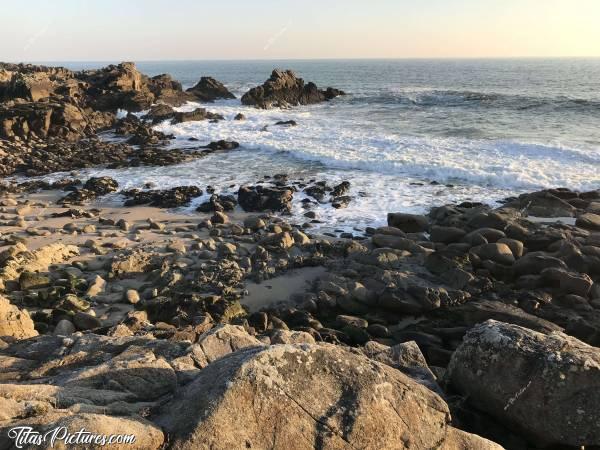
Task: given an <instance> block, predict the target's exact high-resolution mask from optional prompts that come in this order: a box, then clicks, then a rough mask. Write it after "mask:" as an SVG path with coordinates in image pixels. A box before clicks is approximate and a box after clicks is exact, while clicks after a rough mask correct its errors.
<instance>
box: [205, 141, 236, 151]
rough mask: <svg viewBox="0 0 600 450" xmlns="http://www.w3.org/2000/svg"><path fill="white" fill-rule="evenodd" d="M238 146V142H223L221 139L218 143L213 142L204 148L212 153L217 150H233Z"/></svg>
mask: <svg viewBox="0 0 600 450" xmlns="http://www.w3.org/2000/svg"><path fill="white" fill-rule="evenodd" d="M239 146H240V144H239V142H236V141H225V140H223V139H221V140H220V141H214V142H211V143H209V144H208V145H206V146H205V148H209V149H211V150H213V151H217V150H234V149H236V148H238V147H239Z"/></svg>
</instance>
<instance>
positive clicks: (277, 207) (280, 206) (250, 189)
mask: <svg viewBox="0 0 600 450" xmlns="http://www.w3.org/2000/svg"><path fill="white" fill-rule="evenodd" d="M293 197H294V193H293V191H292V190H291V189H279V188H269V187H263V186H260V185H259V186H242V187H240V189H239V190H238V203H239V204H240V206H241V207H242V208H243V209H244V211H247V212H263V211H291V209H292V199H293Z"/></svg>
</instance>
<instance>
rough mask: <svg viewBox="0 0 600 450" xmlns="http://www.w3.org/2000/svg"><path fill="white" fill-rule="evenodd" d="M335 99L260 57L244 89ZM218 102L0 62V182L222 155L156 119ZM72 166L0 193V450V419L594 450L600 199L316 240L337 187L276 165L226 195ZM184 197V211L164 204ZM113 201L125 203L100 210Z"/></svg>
mask: <svg viewBox="0 0 600 450" xmlns="http://www.w3.org/2000/svg"><path fill="white" fill-rule="evenodd" d="M342 94H343V93H342V92H341V91H338V90H336V89H332V88H329V89H327V90H319V89H318V88H317V87H316V86H315V85H314V84H312V83H308V84H305V83H304V81H302V80H301V79H299V78H297V77H296V76H295V75H294V74H292V73H291V72H283V71H274V72H273V74H272V76H271V78H270V79H269V80H267V82H266V83H265V84H264V85H263V86H260V87H257V88H254V89H251V90H250V91H249V92H248V93H247V94H246V95H244V97H243V98H242V101H243V102H244V103H245V104H252V105H255V106H257V107H260V108H266V107H272V106H278V107H281V106H286V107H288V106H293V105H295V104H307V103H313V102H318V101H327V100H330V99H331V98H333V97H334V96H336V95H342ZM230 95H231V93H230V92H229V91H228V90H227V88H226V87H225V86H223V85H222V84H221V83H220V82H218V81H217V80H214V79H213V78H210V77H203V78H202V79H201V80H200V81H199V82H198V83H197V85H195V86H194V87H193V88H190V89H188V90H187V91H183V89H182V87H181V85H180V84H179V83H178V82H176V81H175V80H173V79H172V78H171V77H169V76H168V75H161V76H158V77H153V78H149V77H146V76H144V75H142V74H140V73H139V72H138V71H137V70H136V69H135V66H133V65H132V64H131V63H123V64H121V65H118V66H109V67H108V68H105V69H99V70H95V71H86V72H71V71H68V70H66V69H61V68H47V67H41V66H29V65H9V64H2V65H0V98H1V99H2V100H3V102H2V103H1V104H0V175H2V176H5V177H9V176H11V175H16V174H19V175H21V176H26V175H29V176H35V175H42V174H48V173H52V172H57V171H61V172H69V171H73V170H77V169H81V168H85V167H93V166H97V165H103V166H109V167H125V166H135V165H137V166H140V165H143V166H145V165H148V166H152V165H171V164H179V163H182V162H185V161H189V160H190V159H191V158H202V157H203V156H206V155H207V154H209V153H213V152H227V151H235V149H236V148H237V147H238V145H239V144H238V143H236V142H233V141H219V142H213V143H199V144H200V145H199V146H198V148H197V149H195V150H193V151H190V150H177V149H170V150H168V151H165V145H166V144H165V143H166V142H168V141H169V136H166V135H164V134H162V133H159V132H157V131H156V130H154V129H153V128H152V126H153V124H156V123H158V122H161V121H164V120H171V121H186V120H208V121H219V120H223V119H222V118H220V117H218V115H214V114H213V113H211V112H210V111H208V110H206V109H203V108H199V109H197V110H195V111H192V112H189V113H180V112H177V111H175V110H174V109H173V106H177V105H180V104H182V103H185V102H186V101H188V100H190V99H191V98H193V99H195V101H203V102H211V101H214V100H215V99H218V98H230V97H229V96H230ZM244 98H245V100H244ZM117 109H126V110H130V111H142V110H143V111H148V112H146V113H145V114H144V115H143V116H142V117H138V116H134V115H131V114H130V115H127V116H125V117H122V118H119V119H117V114H116V113H117ZM239 119H241V120H243V118H242V117H240V118H239ZM288 125H291V126H293V124H288ZM108 129H111V130H114V132H115V133H116V134H118V135H121V136H123V141H122V142H107V141H104V140H102V139H100V138H99V137H98V136H97V133H98V132H99V131H101V130H108ZM242 145H243V143H242ZM76 175H77V174H76V173H74V174H73V176H72V177H68V178H65V179H63V180H60V181H57V182H54V183H47V182H43V181H39V180H37V179H35V180H31V181H23V180H20V181H19V182H17V181H15V180H14V179H12V178H6V180H5V181H4V182H3V183H2V185H0V383H1V384H0V428H1V432H0V448H13V445H14V443H13V442H12V441H11V440H10V439H9V438H8V437H7V436H8V435H7V431H8V429H10V428H12V427H15V426H33V427H35V428H36V429H41V430H48V429H52V428H54V427H56V426H59V425H65V426H68V427H69V428H73V429H79V428H81V427H85V428H86V429H88V430H94V431H96V432H99V433H101V432H108V433H110V432H114V431H111V427H112V429H113V430H114V429H119V430H123V431H124V432H131V433H133V434H135V435H136V436H137V438H138V439H137V441H136V443H135V445H133V446H132V445H127V446H123V448H140V449H151V448H154V449H159V448H174V449H175V448H177V449H185V448H190V449H192V448H212V449H221V448H222V449H230V448H256V449H265V448H286V449H287V448H293V449H306V448H331V449H337V448H339V449H342V448H343V449H346V448H361V449H363V448H364V449H384V448H386V449H398V448H417V449H425V448H431V449H433V448H442V449H496V448H502V447H504V448H507V449H542V448H573V449H575V448H581V447H584V446H585V447H586V448H594V447H595V446H600V408H598V405H599V404H600V398H599V397H600V394H599V392H600V389H599V388H600V350H599V348H598V346H599V345H600V281H599V280H600V190H597V191H590V192H573V191H571V190H568V189H551V190H545V191H540V192H533V193H528V194H523V195H521V196H519V197H516V198H509V199H505V200H504V201H503V202H502V206H500V207H499V208H492V207H490V206H488V205H484V204H479V203H462V204H457V205H445V206H442V207H436V208H432V209H431V210H430V211H429V212H428V214H426V215H412V214H404V213H399V212H394V211H391V212H389V214H388V215H387V222H388V226H385V227H380V228H369V229H366V230H361V231H357V232H354V233H344V234H339V233H338V234H335V235H331V236H328V235H319V234H312V233H311V228H312V225H314V224H315V223H316V222H318V221H319V219H318V214H316V213H315V211H314V210H313V206H314V205H317V204H319V203H320V204H323V203H326V204H330V205H331V206H332V207H335V208H343V207H347V206H348V205H351V202H352V197H351V196H350V195H349V187H350V182H343V183H339V184H337V185H329V184H328V183H327V182H326V181H321V180H301V179H299V180H295V179H290V178H288V177H287V176H286V175H285V174H272V176H271V177H269V178H268V179H263V180H256V183H254V184H252V185H247V186H241V187H240V188H239V190H238V192H237V195H224V194H222V193H219V192H215V191H214V189H213V188H211V187H210V186H180V187H176V188H173V189H168V190H161V189H153V188H149V189H145V190H122V189H121V187H120V186H119V185H118V183H117V182H116V181H115V180H113V179H111V178H108V177H97V178H89V179H84V180H80V179H77V178H76ZM300 191H302V192H303V193H304V194H306V197H305V199H304V200H302V203H303V207H304V208H305V209H306V213H305V217H306V221H305V222H304V223H291V222H290V221H289V220H287V218H288V216H286V214H287V213H288V212H289V211H290V209H291V207H292V205H293V204H294V202H298V201H299V200H298V196H297V195H296V196H295V194H296V193H298V192H300ZM203 192H209V193H211V194H212V196H211V197H210V199H209V200H208V201H206V202H205V203H202V204H201V205H200V206H199V207H198V208H197V212H196V214H194V215H182V214H178V213H176V212H173V211H171V209H172V208H176V207H179V206H182V205H187V204H189V202H190V201H191V200H192V199H193V198H197V197H199V196H200V195H202V193H203ZM117 193H118V194H120V195H121V197H120V198H121V199H122V202H123V206H115V205H114V204H107V203H105V202H104V201H103V198H104V196H106V195H108V194H112V195H115V194H117ZM387 213H388V212H382V214H383V215H385V214H387ZM480 436H481V437H480ZM88 448H89V447H88Z"/></svg>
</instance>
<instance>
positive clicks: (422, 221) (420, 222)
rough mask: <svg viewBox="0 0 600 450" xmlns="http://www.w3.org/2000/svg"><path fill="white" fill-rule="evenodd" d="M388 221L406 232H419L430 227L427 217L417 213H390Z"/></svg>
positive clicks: (391, 225)
mask: <svg viewBox="0 0 600 450" xmlns="http://www.w3.org/2000/svg"><path fill="white" fill-rule="evenodd" d="M387 222H388V225H389V226H390V227H395V228H399V229H401V230H402V231H404V232H405V233H419V232H421V231H427V230H428V229H429V221H428V220H427V217H425V216H420V215H417V214H404V213H388V216H387Z"/></svg>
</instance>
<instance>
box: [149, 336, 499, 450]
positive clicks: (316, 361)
mask: <svg viewBox="0 0 600 450" xmlns="http://www.w3.org/2000/svg"><path fill="white" fill-rule="evenodd" d="M156 422H157V423H158V424H159V425H160V426H161V427H162V428H163V430H165V431H166V432H167V433H168V434H169V436H170V444H171V448H173V449H179V450H183V449H197V448H211V449H213V450H219V449H232V448H236V449H237V448H271V449H284V448H285V449H290V450H299V449H313V448H326V449H348V448H361V449H398V448H408V447H409V446H410V448H461V447H457V446H456V444H455V442H456V436H455V431H454V430H453V429H452V428H451V427H450V425H449V422H450V414H449V411H448V407H447V405H446V403H445V402H444V401H443V400H442V399H441V398H440V397H438V396H437V395H436V394H434V393H433V392H431V391H429V390H428V389H426V388H424V387H423V386H421V385H419V384H418V383H416V382H414V381H412V380H411V379H410V378H409V377H407V376H405V375H404V374H402V373H401V372H399V371H397V370H395V369H392V368H391V367H388V366H386V365H384V364H380V363H377V362H374V361H371V360H369V359H368V358H366V357H364V356H361V355H358V354H353V353H350V352H348V351H346V350H344V349H343V348H341V347H339V346H333V345H308V344H303V345H297V346H296V345H274V346H271V347H265V348H249V349H244V350H241V351H238V352H236V353H233V354H231V355H228V356H225V357H223V358H221V359H219V360H217V361H215V362H214V363H212V364H210V365H209V366H208V367H206V368H205V369H203V370H202V371H201V372H200V374H199V375H198V377H197V378H196V379H195V380H194V381H193V382H192V383H190V384H189V385H188V386H186V387H185V388H183V389H182V390H181V391H179V393H178V394H177V395H176V396H175V397H174V399H173V400H172V401H171V402H169V403H168V404H167V405H166V406H165V407H164V408H162V410H161V412H160V415H159V417H158V418H157V419H156ZM446 441H448V444H449V443H450V442H452V443H453V444H452V445H450V446H448V445H445V444H446ZM467 448H469V447H467ZM470 448H475V447H470ZM492 448H493V447H492ZM496 448H498V447H496Z"/></svg>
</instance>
